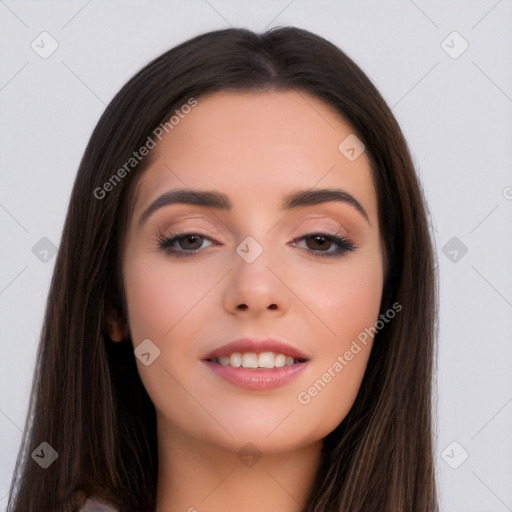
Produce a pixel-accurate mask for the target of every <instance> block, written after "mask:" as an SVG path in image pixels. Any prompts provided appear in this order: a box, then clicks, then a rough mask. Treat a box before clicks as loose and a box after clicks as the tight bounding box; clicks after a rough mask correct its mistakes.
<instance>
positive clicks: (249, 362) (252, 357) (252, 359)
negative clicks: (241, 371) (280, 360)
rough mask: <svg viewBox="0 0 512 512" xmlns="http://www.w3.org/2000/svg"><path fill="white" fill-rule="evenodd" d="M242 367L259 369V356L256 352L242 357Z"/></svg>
mask: <svg viewBox="0 0 512 512" xmlns="http://www.w3.org/2000/svg"><path fill="white" fill-rule="evenodd" d="M242 366H243V367H244V368H258V354H256V352H247V353H245V354H244V355H243V356H242Z"/></svg>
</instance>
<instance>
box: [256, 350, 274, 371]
mask: <svg viewBox="0 0 512 512" xmlns="http://www.w3.org/2000/svg"><path fill="white" fill-rule="evenodd" d="M258 366H259V367H260V368H274V354H273V353H272V352H262V353H261V354H260V355H259V356H258Z"/></svg>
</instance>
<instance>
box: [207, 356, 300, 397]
mask: <svg viewBox="0 0 512 512" xmlns="http://www.w3.org/2000/svg"><path fill="white" fill-rule="evenodd" d="M203 363H204V364H205V365H206V366H207V367H208V368H210V369H211V371H213V372H214V373H215V374H216V375H218V376H219V377H221V378H223V379H224V380H226V381H228V382H229V383H231V384H234V385H235V386H238V387H240V388H244V389H251V390H267V389H275V388H278V387H280V386H284V385H285V384H288V383H289V382H290V381H292V380H293V379H295V378H297V377H298V376H299V375H300V374H301V373H302V372H303V371H304V370H305V368H306V365H307V362H305V363H296V364H291V365H289V366H282V367H280V368H269V369H260V368H243V367H241V366H239V367H238V368H236V367H234V366H222V365H221V364H218V363H212V362H211V361H206V360H203Z"/></svg>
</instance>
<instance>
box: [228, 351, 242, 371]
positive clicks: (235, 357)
mask: <svg viewBox="0 0 512 512" xmlns="http://www.w3.org/2000/svg"><path fill="white" fill-rule="evenodd" d="M229 364H230V365H231V366H235V367H236V368H238V367H239V366H242V354H240V352H233V353H232V354H231V357H230V358H229Z"/></svg>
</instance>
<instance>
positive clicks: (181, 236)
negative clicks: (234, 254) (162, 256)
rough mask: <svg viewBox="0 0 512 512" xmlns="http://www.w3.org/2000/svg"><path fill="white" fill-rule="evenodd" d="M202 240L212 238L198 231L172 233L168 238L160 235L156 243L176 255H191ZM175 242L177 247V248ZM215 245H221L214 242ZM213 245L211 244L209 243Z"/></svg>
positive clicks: (195, 251) (196, 250) (198, 247)
mask: <svg viewBox="0 0 512 512" xmlns="http://www.w3.org/2000/svg"><path fill="white" fill-rule="evenodd" d="M204 240H212V239H211V238H209V237H207V236H205V235H201V234H199V233H173V234H172V236H171V237H170V238H168V237H163V236H162V237H160V238H159V239H158V245H159V247H161V248H162V249H164V250H165V251H166V252H167V253H169V254H172V255H173V256H178V257H183V256H185V257H187V256H193V255H194V254H195V253H197V252H198V249H200V248H201V245H202V242H203V241H204ZM176 243H177V244H178V246H179V248H178V249H177V248H176V247H175V246H176ZM215 244H216V245H222V244H219V243H217V242H215ZM211 245H213V244H211Z"/></svg>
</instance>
